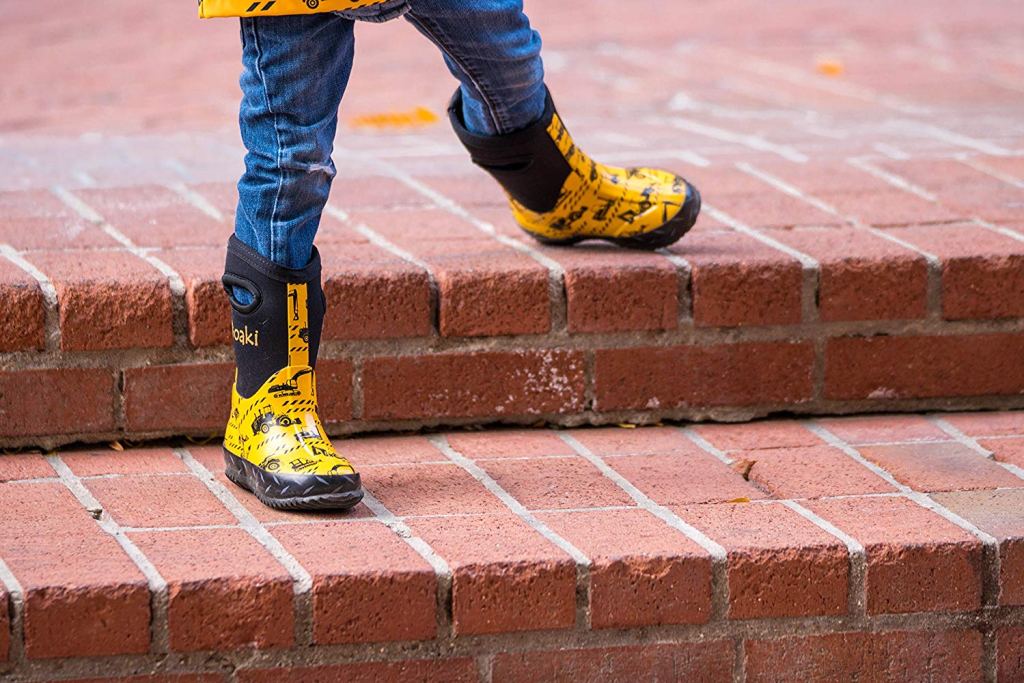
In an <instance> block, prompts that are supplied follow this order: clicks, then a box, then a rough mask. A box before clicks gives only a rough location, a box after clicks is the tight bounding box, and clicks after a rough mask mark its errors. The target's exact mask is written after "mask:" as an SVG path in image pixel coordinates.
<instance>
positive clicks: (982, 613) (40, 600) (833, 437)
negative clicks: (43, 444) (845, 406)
mask: <svg viewBox="0 0 1024 683" xmlns="http://www.w3.org/2000/svg"><path fill="white" fill-rule="evenodd" d="M340 446H341V447H342V449H343V451H344V452H346V453H347V454H348V455H349V456H350V457H351V458H352V459H353V461H355V462H356V463H358V465H359V466H360V469H361V471H362V474H363V477H364V482H365V486H366V488H367V490H368V492H369V494H370V495H368V496H367V498H366V500H365V503H364V504H361V505H359V506H357V507H356V508H355V509H353V510H352V511H351V512H350V513H349V514H312V515H303V514H297V513H283V512H275V511H272V510H269V509H267V508H264V507H262V506H261V505H260V504H259V503H258V502H256V501H255V499H254V498H252V497H251V496H250V495H249V494H247V493H245V492H243V491H242V490H240V489H238V488H236V487H235V486H234V485H233V484H231V483H230V482H228V481H227V480H226V479H225V478H224V476H223V474H222V473H221V472H222V468H223V461H222V458H221V453H220V450H219V448H218V447H216V446H213V445H206V446H197V445H194V444H192V443H189V442H182V443H173V444H169V445H150V446H146V447H138V448H131V449H128V450H125V451H123V452H117V451H114V450H109V449H99V450H97V449H92V450H90V449H82V448H75V449H69V450H62V451H59V452H54V453H51V454H49V455H45V456H44V455H42V454H31V453H23V454H19V455H7V456H2V457H0V481H2V482H3V483H0V506H2V507H3V509H4V511H5V516H4V517H5V522H4V524H5V533H4V534H0V560H2V562H0V589H2V590H3V594H2V595H0V602H3V603H4V604H5V605H6V608H4V609H0V619H2V626H0V658H2V659H3V663H2V664H0V667H2V668H0V673H2V674H4V675H5V676H6V677H9V678H11V679H12V680H52V679H54V678H61V679H75V678H95V677H97V676H103V677H105V678H111V677H117V676H125V677H127V676H129V675H130V674H153V675H157V674H159V675H161V676H166V677H164V678H160V679H159V680H186V678H185V676H186V675H189V676H193V677H194V676H198V675H200V674H202V675H204V676H205V678H203V680H210V681H213V680H228V679H226V678H225V676H226V675H228V674H230V675H231V678H230V680H238V681H263V680H266V681H270V680H274V681H279V680H296V681H298V680H311V679H313V678H316V679H317V680H341V679H344V680H360V681H361V680H412V679H415V680H426V681H462V680H465V681H477V680H479V681H495V682H499V681H518V680H545V681H547V680H601V681H634V680H638V677H640V678H643V679H645V680H646V679H648V678H651V677H653V675H654V674H655V672H657V676H658V680H663V679H664V680H736V681H744V680H749V681H756V680H769V679H770V680H795V679H797V678H800V679H804V678H808V679H809V680H822V681H825V680H838V679H843V680H846V679H850V678H854V677H856V678H858V679H859V680H883V679H884V680H941V681H954V680H955V681H981V680H1000V681H1016V680H1020V679H1021V677H1024V655H1022V653H1024V413H1021V412H1017V413H1013V412H993V413H975V414H930V415H903V416H873V417H854V418H829V419H816V420H808V421H793V420H774V421H764V422H754V423H749V424H743V425H700V426H696V427H690V428H685V429H680V428H673V427H645V428H636V429H625V428H614V427H606V428H579V429H568V430H529V429H506V430H491V431H454V432H447V433H437V434H432V435H410V436H377V437H355V438H351V439H346V440H343V441H342V442H341V443H340ZM286 669H287V670H286ZM125 680H133V681H136V680H137V681H143V680H156V679H155V678H149V677H142V678H131V679H127V678H126V679H125ZM188 680H195V678H189V679H188Z"/></svg>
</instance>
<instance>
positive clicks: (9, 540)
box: [0, 483, 150, 659]
mask: <svg viewBox="0 0 1024 683" xmlns="http://www.w3.org/2000/svg"><path fill="white" fill-rule="evenodd" d="M0 505H2V506H3V509H4V510H5V511H6V513H5V515H6V516H5V519H6V522H5V527H6V533H4V534H3V535H2V536H0V557H2V558H3V560H4V562H5V563H6V564H7V566H8V567H9V568H10V570H11V572H12V573H13V574H14V576H15V578H17V580H18V582H19V583H20V584H21V587H22V590H23V598H22V599H23V601H24V634H25V655H26V656H27V657H28V658H30V659H41V658H54V657H81V656H96V655H115V654H132V653H141V652H146V651H147V650H148V649H149V619H150V612H149V589H148V588H147V586H146V580H145V577H144V576H143V575H142V572H141V571H139V569H138V568H137V567H136V566H135V564H134V563H133V562H132V561H131V559H129V558H128V556H127V555H126V554H125V553H124V551H123V550H122V549H121V548H120V546H118V544H117V542H116V541H115V540H114V539H113V538H112V537H110V536H108V535H107V534H106V533H104V532H103V531H102V530H101V529H100V527H99V526H98V525H97V524H96V522H95V521H94V520H93V519H92V517H91V516H90V515H89V512H87V511H86V510H85V509H84V508H83V507H82V506H81V505H79V503H78V501H76V500H75V499H74V498H73V497H72V496H71V494H70V493H69V492H68V490H67V489H66V488H64V485H63V484H59V483H53V484H18V483H8V484H4V485H3V486H0ZM71 556H73V557H74V561H73V562H69V561H68V558H69V557H71Z"/></svg>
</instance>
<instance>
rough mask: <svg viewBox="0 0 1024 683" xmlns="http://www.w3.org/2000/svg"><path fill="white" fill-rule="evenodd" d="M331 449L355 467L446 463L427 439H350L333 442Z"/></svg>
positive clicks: (383, 437)
mask: <svg viewBox="0 0 1024 683" xmlns="http://www.w3.org/2000/svg"><path fill="white" fill-rule="evenodd" d="M334 446H335V448H337V449H338V451H339V452H341V453H343V454H344V455H345V457H346V458H348V459H349V460H351V461H352V462H353V463H355V464H356V465H395V464H399V463H412V462H448V458H446V457H445V456H444V454H443V453H441V451H439V450H437V448H435V447H434V445H433V444H432V443H430V442H429V441H427V437H425V436H423V435H420V434H416V435H409V436H362V435H358V436H353V437H351V438H344V439H335V440H334Z"/></svg>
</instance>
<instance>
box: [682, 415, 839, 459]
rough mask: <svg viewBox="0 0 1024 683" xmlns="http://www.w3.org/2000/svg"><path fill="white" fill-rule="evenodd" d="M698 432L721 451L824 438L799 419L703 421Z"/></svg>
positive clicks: (792, 444) (814, 442) (815, 442)
mask: <svg viewBox="0 0 1024 683" xmlns="http://www.w3.org/2000/svg"><path fill="white" fill-rule="evenodd" d="M694 429H695V430H696V432H697V433H698V434H699V435H700V436H701V437H703V438H704V439H705V440H707V441H708V443H710V444H711V445H712V446H714V447H716V448H718V449H720V450H722V451H726V452H728V451H739V450H759V449H767V448H787V447H795V446H816V445H820V444H821V439H819V438H818V436H817V435H816V434H815V433H814V432H812V431H811V430H809V429H807V428H806V427H805V426H803V425H802V424H800V423H798V422H792V421H787V420H764V421H760V422H744V423H742V424H702V425H696V426H695V427H694Z"/></svg>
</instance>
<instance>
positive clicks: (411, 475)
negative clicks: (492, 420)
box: [362, 463, 505, 515]
mask: <svg viewBox="0 0 1024 683" xmlns="http://www.w3.org/2000/svg"><path fill="white" fill-rule="evenodd" d="M362 480H363V485H364V486H366V488H367V489H368V490H369V491H370V492H371V493H372V494H373V495H374V496H375V497H376V498H378V499H379V500H380V501H381V502H382V503H384V505H385V506H386V507H387V508H388V509H389V510H391V511H392V512H393V513H395V514H396V515H443V514H449V515H450V514H461V513H486V512H501V511H503V510H504V509H505V506H504V505H503V504H502V503H501V501H499V500H498V499H497V498H496V497H495V496H494V495H492V494H491V492H490V491H488V490H487V489H485V488H484V486H483V484H481V483H480V482H478V481H476V480H475V479H474V478H473V477H472V476H471V475H470V474H469V473H468V472H466V471H465V470H464V469H462V468H461V467H459V466H458V465H456V464H454V463H449V464H446V465H434V464H423V465H421V464H403V465H393V466H383V465H382V466H380V467H367V468H365V469H364V470H363V472H362Z"/></svg>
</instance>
